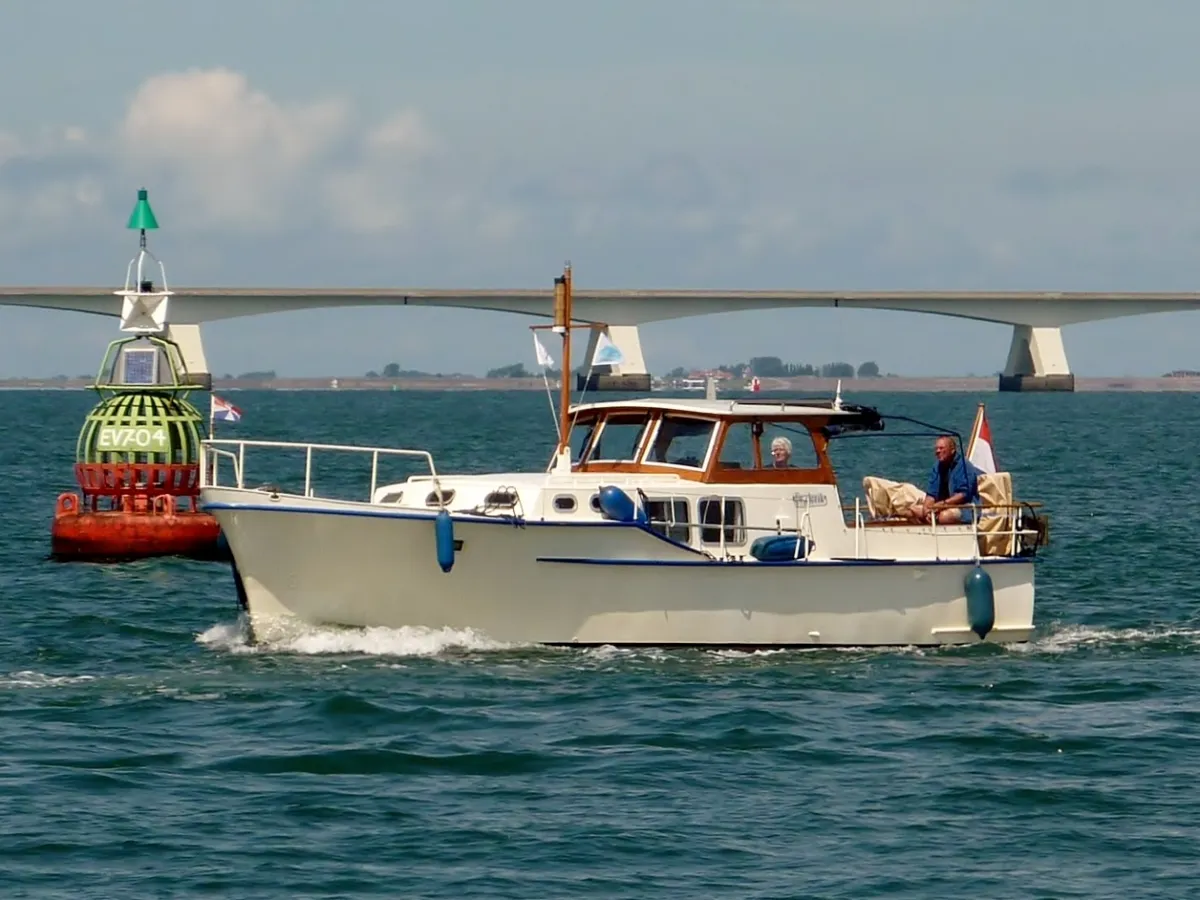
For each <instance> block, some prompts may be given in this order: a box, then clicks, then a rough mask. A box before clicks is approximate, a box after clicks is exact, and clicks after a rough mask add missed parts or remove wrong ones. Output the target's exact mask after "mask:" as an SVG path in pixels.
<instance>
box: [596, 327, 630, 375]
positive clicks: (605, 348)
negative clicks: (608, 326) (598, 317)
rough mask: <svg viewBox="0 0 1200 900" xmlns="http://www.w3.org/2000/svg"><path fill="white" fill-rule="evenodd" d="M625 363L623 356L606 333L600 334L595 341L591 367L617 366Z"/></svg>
mask: <svg viewBox="0 0 1200 900" xmlns="http://www.w3.org/2000/svg"><path fill="white" fill-rule="evenodd" d="M623 362H625V354H624V353H622V352H621V348H620V347H618V346H617V345H616V344H614V343H613V342H612V339H611V338H609V336H608V333H607V332H604V331H602V332H600V336H599V338H598V339H597V340H596V352H595V353H593V354H592V365H593V366H619V365H620V364H621V363H623Z"/></svg>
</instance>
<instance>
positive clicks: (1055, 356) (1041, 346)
mask: <svg viewBox="0 0 1200 900" xmlns="http://www.w3.org/2000/svg"><path fill="white" fill-rule="evenodd" d="M999 388H1000V390H1002V391H1074V390H1075V375H1074V374H1073V373H1072V372H1071V369H1070V367H1069V366H1068V365H1067V351H1066V348H1065V347H1064V346H1063V339H1062V330H1061V329H1059V328H1036V327H1034V326H1032V325H1014V326H1013V336H1012V343H1011V344H1010V345H1009V348H1008V361H1007V362H1006V363H1005V365H1004V371H1003V372H1002V373H1001V375H1000V385H999Z"/></svg>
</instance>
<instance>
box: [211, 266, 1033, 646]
mask: <svg viewBox="0 0 1200 900" xmlns="http://www.w3.org/2000/svg"><path fill="white" fill-rule="evenodd" d="M556 285H557V287H558V290H557V292H556V293H557V295H558V303H557V304H556V330H560V331H561V332H562V333H563V335H564V342H563V347H564V365H563V370H564V371H569V370H570V369H569V348H570V344H569V331H570V316H569V308H570V299H569V298H570V272H569V270H568V271H567V273H566V274H565V275H564V276H563V277H562V278H559V279H556ZM567 391H569V379H564V385H563V393H564V401H565V400H566V398H567V396H568V395H567ZM559 412H560V423H559V436H558V443H557V446H556V448H555V450H554V452H553V454H552V457H551V461H550V464H549V466H548V467H547V469H546V470H545V471H540V472H503V473H495V474H461V475H455V474H447V473H445V472H442V471H440V470H439V469H438V468H437V467H436V464H435V461H434V459H433V456H432V455H431V454H430V453H429V452H427V451H425V450H411V449H390V448H376V447H349V446H336V445H324V444H306V443H286V442H277V441H250V440H210V441H207V442H205V453H206V458H205V465H204V466H203V467H202V470H203V485H202V488H201V504H202V506H203V508H205V509H207V510H208V511H209V512H211V513H212V514H213V515H214V516H216V518H217V520H218V521H219V522H220V525H221V528H222V531H223V533H224V535H225V538H226V540H227V541H228V543H229V547H230V550H231V553H232V557H233V562H234V571H235V579H236V582H237V584H238V589H239V590H238V593H239V598H240V600H241V602H242V604H243V606H244V607H245V609H246V611H247V612H248V614H249V619H250V622H251V626H252V628H253V630H254V632H255V634H256V635H257V636H259V637H265V636H267V635H268V634H269V633H270V632H271V631H272V630H273V629H275V628H277V627H286V626H287V625H288V624H289V623H293V624H294V623H296V622H301V623H306V624H315V625H344V626H359V627H366V626H386V627H403V626H425V627H429V628H453V629H473V630H475V631H476V632H480V633H482V634H484V635H486V636H488V637H489V638H492V639H494V640H496V641H500V642H510V643H523V644H528V643H533V644H538V643H541V644H568V645H619V646H620V645H625V646H629V645H654V646H672V645H689V646H707V647H743V648H746V647H794V646H802V647H821V646H881V645H938V644H963V643H977V642H980V641H988V642H997V643H1007V642H1021V641H1026V640H1028V639H1029V637H1030V635H1031V633H1032V631H1033V627H1034V623H1033V612H1034V567H1035V559H1036V554H1037V550H1038V548H1039V546H1041V544H1042V543H1043V540H1044V536H1045V522H1044V519H1043V518H1042V517H1041V516H1039V515H1037V513H1036V512H1035V509H1034V507H1035V506H1036V504H1027V503H1026V504H1022V503H1016V502H1014V501H1013V498H1012V496H1011V478H1010V476H1009V474H1008V473H1000V474H999V475H983V476H982V477H981V478H980V482H979V483H980V494H981V496H983V497H984V498H985V499H987V500H988V501H989V502H988V503H981V504H978V505H977V506H976V507H975V510H976V512H975V515H974V516H973V517H972V522H971V524H965V525H964V524H956V525H942V524H937V523H936V522H935V523H933V524H924V525H922V524H914V523H913V522H912V521H911V520H908V519H905V518H903V517H898V516H896V515H894V513H896V512H897V511H898V510H897V509H895V508H894V507H895V506H896V504H895V502H894V501H895V500H896V499H897V497H899V496H902V495H903V494H904V493H905V490H904V486H903V484H902V483H898V482H890V481H885V480H883V479H881V478H866V479H864V489H865V491H866V497H865V499H856V500H855V501H854V502H853V503H848V504H843V500H842V495H841V492H840V489H839V485H838V481H837V477H836V474H835V472H834V468H833V465H832V463H831V460H830V455H829V452H828V448H829V444H830V441H833V440H837V439H839V438H840V437H843V436H848V435H851V434H865V433H869V432H874V431H881V430H882V429H883V427H884V424H885V417H883V416H881V415H880V413H878V412H877V411H876V410H875V409H872V408H869V407H863V406H857V405H849V404H844V403H842V402H841V401H840V399H839V398H835V399H834V400H825V401H779V400H774V399H772V400H759V399H749V400H738V399H729V400H712V399H699V398H697V399H670V398H664V399H659V398H640V399H622V400H615V401H605V402H596V403H588V404H575V405H574V406H572V405H570V404H568V403H566V402H563V403H562V405H561V408H560V410H559ZM779 436H786V437H787V438H788V439H789V440H790V441H791V460H790V465H789V466H788V467H775V465H773V463H772V460H771V459H770V450H769V448H770V445H771V443H772V441H773V439H774V438H776V437H779ZM267 448H269V449H270V450H271V451H272V452H273V453H276V454H277V453H278V452H280V451H288V452H295V453H297V454H299V455H300V457H302V458H303V460H304V473H305V474H304V483H303V486H302V487H300V486H299V485H297V487H296V489H293V490H292V491H290V492H289V491H288V490H285V489H283V488H280V487H278V486H275V485H262V484H261V482H260V481H259V480H258V479H261V478H263V477H270V473H265V475H264V473H260V472H253V473H252V472H251V471H250V469H249V467H250V466H252V464H253V458H254V456H255V454H257V453H259V452H260V451H262V450H264V449H267ZM327 451H341V452H346V451H351V452H359V453H361V454H362V455H363V459H364V475H365V474H366V469H367V468H368V467H369V470H370V476H371V484H370V488H369V491H368V495H367V496H366V497H365V498H360V499H344V498H333V497H323V496H318V495H317V494H316V492H315V490H314V459H315V458H316V457H318V456H320V455H321V454H323V453H325V452H327ZM394 457H401V458H408V459H415V460H420V461H421V462H422V465H423V466H424V467H427V469H428V471H427V472H425V473H423V474H419V475H411V476H410V477H408V478H407V479H404V480H401V481H397V482H394V483H389V484H379V483H378V480H379V479H378V471H379V466H380V461H381V460H386V459H388V458H394ZM252 474H253V476H254V477H251V475H252ZM255 485H257V486H255ZM908 490H909V491H910V492H911V491H913V490H915V489H913V488H911V486H909V488H908ZM917 495H918V496H923V491H918V492H917ZM899 511H901V512H902V510H899Z"/></svg>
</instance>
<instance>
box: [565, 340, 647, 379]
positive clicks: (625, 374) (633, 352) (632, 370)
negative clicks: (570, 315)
mask: <svg viewBox="0 0 1200 900" xmlns="http://www.w3.org/2000/svg"><path fill="white" fill-rule="evenodd" d="M601 331H604V332H606V333H607V334H608V339H609V340H610V341H612V342H613V343H614V344H616V346H617V349H618V350H620V351H621V354H622V355H623V356H624V357H625V361H624V362H623V363H621V364H620V365H617V366H610V365H601V366H597V367H596V368H594V369H592V371H591V372H590V373H589V374H584V373H580V374H579V375H577V376H576V377H575V389H576V390H578V391H649V390H650V373H649V372H647V371H646V360H645V359H644V358H643V357H642V339H641V337H640V336H639V335H638V329H637V326H636V325H609V326H608V327H606V328H603V329H600V328H593V329H592V330H591V335H590V337H589V338H588V347H587V354H586V355H585V356H584V358H583V359H584V361H585V362H586V361H590V360H591V359H592V357H593V356H594V355H595V353H596V344H597V343H598V342H599V340H600V332H601Z"/></svg>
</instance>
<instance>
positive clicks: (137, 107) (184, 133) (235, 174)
mask: <svg viewBox="0 0 1200 900" xmlns="http://www.w3.org/2000/svg"><path fill="white" fill-rule="evenodd" d="M348 118H349V115H348V109H347V107H346V105H345V103H343V102H342V101H339V100H324V101H317V102H314V103H311V104H307V105H295V106H285V105H283V104H280V103H277V102H276V101H274V100H272V99H271V98H270V97H268V96H267V95H266V94H264V93H263V92H261V91H257V90H253V89H252V88H251V87H250V85H249V84H248V82H247V80H246V77H245V76H244V75H241V74H239V73H237V72H231V71H229V70H227V69H211V70H207V71H204V70H190V71H187V72H175V73H169V74H165V75H156V76H154V77H153V78H150V79H148V80H147V81H146V82H145V83H143V84H142V86H141V87H140V88H139V89H138V91H137V93H136V94H135V95H134V97H133V99H132V101H131V102H130V104H129V109H128V111H127V112H126V114H125V117H124V119H123V121H122V122H121V125H120V128H119V132H118V133H119V142H120V148H121V151H122V153H123V154H124V157H123V158H124V160H125V161H126V163H127V165H128V166H130V167H132V168H136V169H138V170H140V171H145V170H146V169H147V168H149V169H151V170H152V171H153V170H157V172H159V173H161V175H162V176H163V177H165V178H167V179H170V180H173V181H175V182H176V183H177V184H178V186H179V187H180V188H182V189H183V192H184V193H185V196H186V199H187V202H188V203H189V205H192V206H196V207H198V208H199V210H200V211H201V212H202V213H203V215H204V216H205V217H206V218H207V219H208V220H209V221H210V222H211V223H213V224H218V223H219V224H223V225H227V226H228V225H241V226H249V227H263V226H267V227H269V226H272V225H277V224H279V223H281V222H283V221H286V218H287V214H288V212H289V211H290V210H289V207H290V206H291V202H290V201H291V199H292V197H293V196H294V194H295V192H296V191H297V189H298V188H299V187H300V184H301V183H302V181H303V180H304V179H305V178H306V177H308V176H311V175H312V174H313V171H314V169H315V168H316V167H317V166H318V165H319V164H320V163H321V162H323V161H324V160H326V159H327V158H328V156H329V155H330V154H331V153H332V152H333V151H334V149H335V148H336V146H337V145H338V143H339V142H340V141H341V140H343V139H344V138H345V137H346V134H347V121H348Z"/></svg>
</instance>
